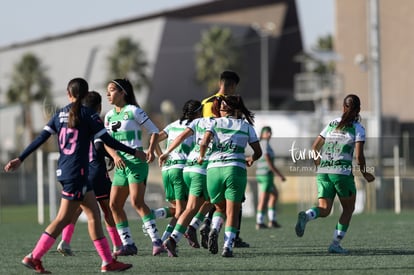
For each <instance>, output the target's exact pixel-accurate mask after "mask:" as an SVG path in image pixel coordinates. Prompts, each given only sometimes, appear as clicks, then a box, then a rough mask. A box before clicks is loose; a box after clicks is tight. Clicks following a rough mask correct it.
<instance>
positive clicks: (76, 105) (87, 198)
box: [4, 78, 143, 274]
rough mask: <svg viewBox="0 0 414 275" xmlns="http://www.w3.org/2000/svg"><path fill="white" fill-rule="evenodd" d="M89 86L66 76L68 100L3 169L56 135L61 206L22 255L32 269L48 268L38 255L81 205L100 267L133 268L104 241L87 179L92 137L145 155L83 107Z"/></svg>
mask: <svg viewBox="0 0 414 275" xmlns="http://www.w3.org/2000/svg"><path fill="white" fill-rule="evenodd" d="M88 88H89V87H88V83H87V82H86V80H84V79H82V78H74V79H72V80H70V81H69V83H68V86H67V96H68V99H69V102H70V103H69V104H68V105H66V106H65V107H63V108H62V109H60V110H58V111H57V112H56V113H55V114H54V115H53V117H52V118H51V119H50V121H49V122H48V123H47V125H46V126H45V127H44V128H43V131H42V132H41V133H40V134H39V136H38V137H37V138H36V139H35V140H34V141H33V142H32V143H31V144H30V145H29V146H28V147H26V149H25V150H24V151H23V152H22V153H21V154H20V156H19V157H18V158H15V159H13V160H11V161H9V162H8V163H7V164H6V166H5V167H4V170H5V171H6V172H9V171H13V170H15V169H17V168H18V167H19V166H20V165H21V163H22V162H23V161H24V160H25V158H26V157H27V156H29V155H30V154H31V153H32V152H34V151H35V150H36V149H37V148H38V147H39V146H40V145H42V144H43V143H44V142H46V141H47V139H48V138H49V137H50V136H51V135H52V134H56V136H57V139H58V145H59V153H60V156H59V160H58V169H57V171H56V174H57V177H58V180H59V182H60V183H61V185H62V187H63V189H62V199H61V202H60V208H59V211H58V214H57V216H56V218H55V219H54V220H53V221H52V222H51V223H50V224H49V225H48V226H47V227H46V229H45V231H44V232H43V234H42V235H41V237H40V239H39V240H38V242H37V244H36V246H35V247H34V249H33V251H32V252H31V253H30V254H29V255H27V256H25V257H24V258H23V260H22V264H23V265H25V266H26V267H28V268H30V269H33V270H34V271H35V272H36V273H41V274H48V273H50V272H49V271H47V270H45V269H44V267H43V265H42V261H41V259H42V257H43V256H44V255H45V254H46V253H47V252H48V251H49V250H50V248H51V247H52V246H53V244H54V243H55V240H56V238H57V237H58V236H59V234H60V233H61V232H62V230H63V228H64V227H65V226H66V225H68V224H69V223H70V221H71V219H72V217H73V215H74V213H75V212H76V211H77V210H78V208H79V206H80V207H81V208H82V210H83V211H84V212H85V214H86V216H87V217H88V230H89V235H90V237H91V239H92V241H93V243H94V245H95V248H96V250H97V252H98V254H99V255H100V257H101V258H102V266H101V271H102V272H110V271H122V270H126V269H129V268H131V267H132V265H131V264H124V263H121V262H117V261H116V260H114V259H113V258H112V255H111V250H110V248H109V244H108V241H107V239H106V238H105V235H104V234H103V229H102V225H101V219H100V213H99V207H98V204H97V202H96V198H95V194H94V192H93V190H92V186H91V184H90V182H89V181H88V171H89V167H88V166H89V146H90V141H91V139H92V137H93V136H94V135H95V136H96V137H100V138H101V139H102V140H103V141H104V142H105V144H107V145H109V146H110V147H113V148H114V149H117V150H122V151H124V152H126V153H128V154H131V155H135V156H136V157H143V156H142V153H141V152H139V151H137V150H135V149H132V148H130V147H128V146H125V145H123V144H121V143H119V142H116V141H115V140H114V139H112V138H111V137H110V136H109V135H108V133H107V131H106V129H105V128H104V125H103V123H102V121H101V119H100V118H99V115H98V114H97V113H96V112H95V111H94V110H92V109H90V108H87V107H84V106H82V100H83V98H84V97H85V96H86V95H87V94H88V90H89V89H88Z"/></svg>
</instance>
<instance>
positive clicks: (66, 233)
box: [62, 223, 75, 244]
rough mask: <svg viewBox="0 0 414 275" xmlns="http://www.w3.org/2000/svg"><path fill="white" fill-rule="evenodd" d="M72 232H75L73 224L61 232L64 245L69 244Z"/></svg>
mask: <svg viewBox="0 0 414 275" xmlns="http://www.w3.org/2000/svg"><path fill="white" fill-rule="evenodd" d="M74 231H75V225H74V224H73V223H70V224H68V225H66V226H65V228H63V231H62V240H64V241H65V243H67V244H70V241H71V240H72V235H73V232H74Z"/></svg>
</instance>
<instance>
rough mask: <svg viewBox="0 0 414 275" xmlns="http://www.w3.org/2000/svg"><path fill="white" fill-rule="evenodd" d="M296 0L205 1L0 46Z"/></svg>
mask: <svg viewBox="0 0 414 275" xmlns="http://www.w3.org/2000/svg"><path fill="white" fill-rule="evenodd" d="M292 1H295V0H243V1H235V0H211V1H205V2H203V3H201V4H198V5H190V6H186V7H182V8H178V9H171V10H163V11H160V12H156V13H151V14H148V15H144V16H138V17H131V18H126V19H122V20H117V21H112V22H109V23H105V24H100V25H97V26H92V27H86V28H81V29H78V30H74V31H69V32H65V33H62V34H58V35H50V36H44V37H40V38H38V39H33V40H29V41H26V42H21V43H20V42H19V43H13V44H10V45H8V46H4V47H0V51H3V50H8V49H12V48H17V47H24V46H29V45H33V44H37V43H42V42H46V41H49V40H56V39H62V38H66V37H70V36H74V35H79V34H84V33H88V32H93V31H97V30H103V29H107V28H112V27H117V26H122V25H127V24H131V23H136V22H140V21H145V20H149V19H153V18H157V17H169V18H193V17H198V16H203V15H207V14H213V13H215V12H218V11H219V12H226V11H236V10H239V9H246V8H250V7H258V6H264V5H269V4H276V3H285V2H292Z"/></svg>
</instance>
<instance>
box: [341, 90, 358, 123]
mask: <svg viewBox="0 0 414 275" xmlns="http://www.w3.org/2000/svg"><path fill="white" fill-rule="evenodd" d="M343 107H344V112H343V114H342V118H341V121H340V122H339V123H338V125H337V126H336V129H342V128H344V127H349V126H352V124H353V123H354V122H356V121H359V120H360V119H361V117H360V115H359V112H360V111H361V101H360V100H359V97H358V96H357V95H354V94H349V95H347V96H346V97H345V98H344V103H343Z"/></svg>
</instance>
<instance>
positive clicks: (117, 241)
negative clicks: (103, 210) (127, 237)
mask: <svg viewBox="0 0 414 275" xmlns="http://www.w3.org/2000/svg"><path fill="white" fill-rule="evenodd" d="M106 230H107V231H108V234H109V236H110V237H111V240H112V244H113V245H114V246H116V247H120V246H122V240H121V238H120V237H119V234H118V231H117V230H116V227H115V226H114V227H107V228H106Z"/></svg>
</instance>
